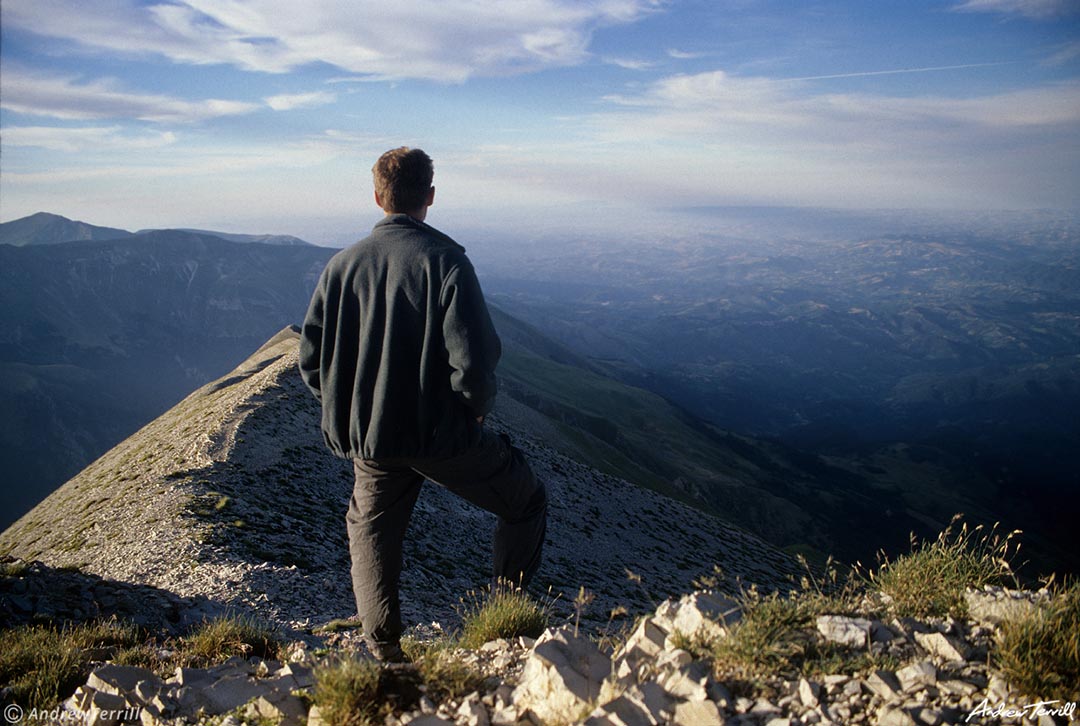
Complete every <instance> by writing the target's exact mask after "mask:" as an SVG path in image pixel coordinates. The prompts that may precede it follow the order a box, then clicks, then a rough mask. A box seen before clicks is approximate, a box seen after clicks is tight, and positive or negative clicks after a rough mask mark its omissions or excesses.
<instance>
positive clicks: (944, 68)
mask: <svg viewBox="0 0 1080 726" xmlns="http://www.w3.org/2000/svg"><path fill="white" fill-rule="evenodd" d="M1014 62H1015V61H1001V62H997V63H965V64H964V65H958V66H928V67H926V68H896V69H894V70H889V71H859V72H857V73H835V74H832V75H828V76H803V77H801V78H778V79H777V80H778V81H824V80H827V79H830V78H861V77H863V76H890V75H895V74H898V73H930V72H931V71H957V70H962V69H964V68H988V67H990V66H1005V65H1009V64H1010V63H1014Z"/></svg>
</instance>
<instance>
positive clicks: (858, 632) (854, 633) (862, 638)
mask: <svg viewBox="0 0 1080 726" xmlns="http://www.w3.org/2000/svg"><path fill="white" fill-rule="evenodd" d="M870 627H871V623H870V621H869V620H867V619H866V618H849V617H845V616H843V615H821V616H819V617H818V619H817V629H818V632H820V633H821V634H822V635H823V636H825V639H826V640H828V641H829V642H832V643H839V644H840V645H846V646H848V647H849V648H865V647H866V645H867V643H868V642H869V640H870Z"/></svg>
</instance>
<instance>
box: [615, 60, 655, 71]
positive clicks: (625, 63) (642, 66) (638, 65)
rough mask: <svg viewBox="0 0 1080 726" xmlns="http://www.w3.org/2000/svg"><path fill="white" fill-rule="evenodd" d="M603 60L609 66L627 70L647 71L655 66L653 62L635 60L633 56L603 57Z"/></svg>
mask: <svg viewBox="0 0 1080 726" xmlns="http://www.w3.org/2000/svg"><path fill="white" fill-rule="evenodd" d="M603 62H604V63H607V64H608V65H609V66H616V67H618V68H625V69H626V70H628V71H647V70H649V69H650V68H653V67H655V66H656V64H655V63H652V62H650V61H645V60H637V59H635V58H615V57H605V58H604V59H603Z"/></svg>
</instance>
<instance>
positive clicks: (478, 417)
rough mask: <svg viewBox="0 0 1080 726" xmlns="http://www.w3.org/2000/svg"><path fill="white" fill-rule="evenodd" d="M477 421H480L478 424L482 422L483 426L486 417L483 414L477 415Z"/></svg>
mask: <svg viewBox="0 0 1080 726" xmlns="http://www.w3.org/2000/svg"><path fill="white" fill-rule="evenodd" d="M476 423H478V424H480V425H481V426H483V425H484V417H483V416H477V417H476Z"/></svg>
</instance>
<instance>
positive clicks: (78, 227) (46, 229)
mask: <svg viewBox="0 0 1080 726" xmlns="http://www.w3.org/2000/svg"><path fill="white" fill-rule="evenodd" d="M168 231H177V232H190V233H192V234H197V235H201V236H204V237H219V238H221V239H223V240H226V241H227V242H240V243H246V242H257V243H260V244H268V245H310V244H311V243H310V242H305V241H304V240H302V239H300V238H299V237H293V236H291V235H281V234H232V233H228V232H209V231H206V230H199V229H178V230H159V229H144V230H140V231H138V232H128V231H127V230H124V229H116V228H113V227H98V226H96V225H93V224H87V223H86V222H77V221H74V220H71V219H68V218H67V217H61V216H60V215H58V214H49V213H48V212H38V213H37V214H32V215H30V216H29V217H23V218H22V219H16V220H12V221H10V222H4V223H2V224H0V244H3V245H12V246H13V247H25V246H27V245H55V244H62V243H64V242H76V241H100V240H118V239H128V238H131V237H146V236H147V235H148V234H150V233H158V232H168Z"/></svg>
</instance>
